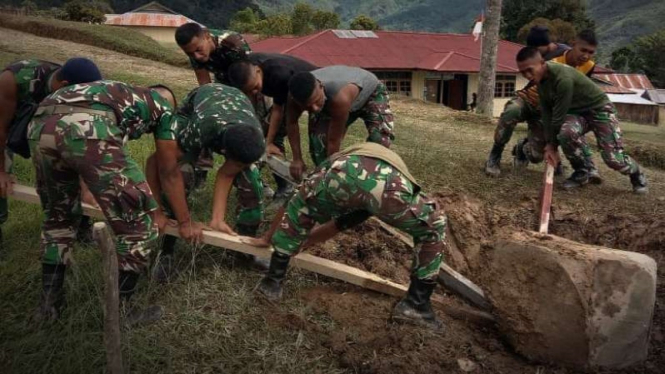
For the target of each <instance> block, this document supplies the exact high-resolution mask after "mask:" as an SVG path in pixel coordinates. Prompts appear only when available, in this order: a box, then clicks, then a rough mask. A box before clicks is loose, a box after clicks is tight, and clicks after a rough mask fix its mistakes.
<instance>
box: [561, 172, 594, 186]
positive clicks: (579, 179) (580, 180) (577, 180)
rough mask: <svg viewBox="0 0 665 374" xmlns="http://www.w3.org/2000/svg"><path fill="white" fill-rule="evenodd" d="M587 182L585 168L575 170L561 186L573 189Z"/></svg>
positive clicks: (587, 176) (587, 174)
mask: <svg viewBox="0 0 665 374" xmlns="http://www.w3.org/2000/svg"><path fill="white" fill-rule="evenodd" d="M587 183H589V173H588V172H587V171H586V170H585V169H580V170H575V171H574V172H573V174H572V175H571V176H570V177H569V178H568V179H566V181H565V182H564V183H563V188H565V189H567V190H573V189H575V188H580V187H582V186H584V185H585V184H587Z"/></svg>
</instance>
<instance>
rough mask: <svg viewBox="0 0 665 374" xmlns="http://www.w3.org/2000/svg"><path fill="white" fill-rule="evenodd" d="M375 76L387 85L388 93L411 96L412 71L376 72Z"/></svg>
mask: <svg viewBox="0 0 665 374" xmlns="http://www.w3.org/2000/svg"><path fill="white" fill-rule="evenodd" d="M374 74H375V75H376V77H377V78H379V80H381V81H382V82H383V83H384V84H385V85H386V89H387V90H388V92H390V93H393V94H400V95H405V96H411V72H410V71H376V72H374Z"/></svg>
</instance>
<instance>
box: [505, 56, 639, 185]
mask: <svg viewBox="0 0 665 374" xmlns="http://www.w3.org/2000/svg"><path fill="white" fill-rule="evenodd" d="M517 66H518V68H519V70H520V73H522V75H524V77H525V78H526V79H529V80H532V81H533V82H535V84H537V85H538V94H539V96H540V106H541V111H542V115H543V119H542V121H543V129H544V135H545V141H546V143H547V145H546V147H545V159H546V161H547V162H548V163H550V165H557V163H558V162H559V161H560V160H559V154H558V146H559V145H561V148H562V149H563V152H564V154H565V155H566V158H568V161H570V164H571V165H572V167H573V169H574V170H575V171H574V172H573V174H572V175H571V177H570V178H568V181H567V186H568V188H573V187H581V186H583V185H585V184H587V183H588V182H589V169H588V164H587V162H586V160H585V155H584V153H583V152H582V149H583V146H582V143H583V139H584V135H585V134H586V133H587V132H589V131H593V133H594V134H595V135H596V141H597V143H598V147H599V148H600V153H601V156H602V157H603V161H605V164H607V166H609V167H610V168H612V169H614V170H616V171H618V172H620V173H622V174H625V175H630V181H631V184H632V185H633V191H634V192H635V193H637V194H645V193H647V191H648V188H647V180H646V177H645V176H644V173H642V172H641V171H640V167H639V165H638V164H637V163H636V162H635V161H634V160H633V159H632V158H630V156H628V155H627V154H625V153H624V151H623V140H622V139H621V129H620V128H619V121H618V120H617V118H616V109H615V107H614V105H613V104H612V103H611V102H610V100H609V98H608V97H607V95H606V94H605V93H604V92H603V91H602V90H601V89H600V88H599V87H598V86H597V85H596V84H595V83H594V82H593V81H592V80H591V79H589V78H588V77H587V76H585V75H584V74H582V73H580V72H579V71H577V70H576V69H574V68H572V67H570V66H568V65H562V64H558V63H555V62H545V60H544V59H543V57H542V56H541V55H540V52H538V50H537V49H535V48H530V47H525V48H523V49H522V50H520V52H519V53H518V54H517Z"/></svg>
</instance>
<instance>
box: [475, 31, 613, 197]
mask: <svg viewBox="0 0 665 374" xmlns="http://www.w3.org/2000/svg"><path fill="white" fill-rule="evenodd" d="M597 44H598V43H597V41H596V38H595V35H593V33H592V32H589V31H583V32H581V33H580V34H579V35H578V37H577V39H576V42H575V45H576V46H577V48H576V49H575V50H574V51H572V52H571V53H567V51H569V50H570V47H568V46H567V45H565V44H560V43H553V42H551V41H550V38H549V32H548V30H547V28H544V27H541V26H534V27H533V28H532V29H531V30H530V31H529V35H528V36H527V45H528V46H531V47H535V48H537V49H538V50H539V51H541V53H542V54H543V56H545V58H546V59H547V60H551V59H559V62H562V63H566V64H569V65H571V66H573V67H575V68H577V69H579V70H580V71H581V72H583V73H584V74H589V76H590V75H591V74H592V72H593V65H594V63H593V61H590V57H591V55H593V52H595V48H596V46H597ZM587 48H588V49H589V51H593V52H591V53H589V51H587ZM565 56H568V58H566V57H565ZM562 58H563V61H562ZM538 100H539V99H538V88H537V87H536V85H535V84H533V83H532V82H530V83H529V84H528V85H527V86H526V87H525V88H524V89H522V90H520V91H518V92H517V93H516V97H515V98H513V99H511V100H510V101H509V102H508V103H506V107H505V108H504V111H503V113H501V116H500V117H499V123H498V125H497V127H496V130H495V132H494V145H493V147H492V150H491V151H490V154H489V158H488V160H487V162H486V163H485V173H486V174H487V175H489V176H492V177H496V176H499V175H500V174H501V169H500V164H501V155H502V153H503V149H504V148H505V146H506V144H508V142H509V141H510V138H511V137H512V135H513V131H514V130H515V127H516V126H517V124H518V123H520V122H527V124H528V136H527V137H526V138H524V139H522V140H520V141H519V142H518V143H517V144H516V145H515V146H514V147H513V152H512V153H513V156H514V161H513V162H514V165H515V167H517V168H524V167H526V166H527V165H528V164H529V162H532V163H539V162H541V161H542V160H543V147H544V146H545V142H544V135H543V130H542V121H541V115H540V105H539V102H538ZM581 146H582V147H583V151H584V154H585V155H586V162H587V164H588V165H587V169H588V170H589V175H590V178H591V182H592V183H595V184H598V183H601V182H602V179H601V178H600V173H599V172H598V169H597V168H596V166H595V164H594V163H593V159H592V157H591V154H592V153H591V148H590V147H589V146H588V144H586V142H583V143H581ZM560 173H562V168H561V166H560V165H557V174H560Z"/></svg>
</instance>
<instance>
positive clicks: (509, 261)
mask: <svg viewBox="0 0 665 374" xmlns="http://www.w3.org/2000/svg"><path fill="white" fill-rule="evenodd" d="M483 263H484V265H485V267H486V270H487V271H486V272H485V274H484V276H483V277H482V278H483V279H482V283H483V286H484V289H486V290H487V293H488V296H489V298H490V300H491V302H492V304H493V305H494V308H495V314H496V316H497V319H498V321H499V326H500V329H501V330H502V332H503V333H504V334H505V335H506V337H507V338H508V340H509V342H510V343H511V344H512V345H513V346H514V348H515V349H516V351H517V352H519V353H520V354H522V355H524V356H526V357H528V358H530V359H533V360H536V361H540V362H546V363H553V364H557V365H564V366H571V367H575V368H594V367H607V368H621V367H626V366H630V365H633V364H636V363H639V362H640V361H643V360H645V359H646V357H647V347H648V343H649V330H650V326H651V321H652V318H653V312H654V305H655V301H656V279H657V278H656V263H655V261H654V260H653V259H651V258H650V257H648V256H645V255H642V254H639V253H634V252H625V251H619V250H613V249H609V248H604V247H597V246H590V245H584V244H580V243H577V242H573V241H570V240H566V239H562V238H558V237H555V236H551V235H545V236H543V235H540V234H536V233H529V232H515V233H513V234H511V235H508V236H506V237H503V238H501V239H499V240H497V242H496V243H495V245H494V247H493V248H492V249H490V250H488V251H487V252H486V253H485V254H484V261H483Z"/></svg>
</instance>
